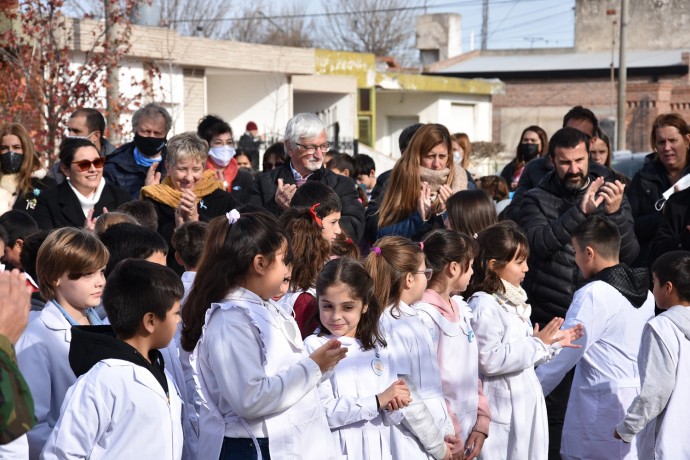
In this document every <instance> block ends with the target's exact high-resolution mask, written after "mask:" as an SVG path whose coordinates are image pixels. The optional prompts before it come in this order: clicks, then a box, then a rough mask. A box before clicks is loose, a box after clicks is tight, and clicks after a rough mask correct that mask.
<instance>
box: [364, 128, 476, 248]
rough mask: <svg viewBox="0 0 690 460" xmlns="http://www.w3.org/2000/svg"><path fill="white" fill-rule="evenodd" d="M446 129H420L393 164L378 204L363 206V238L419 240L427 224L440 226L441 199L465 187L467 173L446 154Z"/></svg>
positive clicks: (448, 148)
mask: <svg viewBox="0 0 690 460" xmlns="http://www.w3.org/2000/svg"><path fill="white" fill-rule="evenodd" d="M452 152H453V148H452V140H451V136H450V133H449V132H448V129H446V127H445V126H443V125H440V124H437V123H429V124H426V125H423V126H422V127H420V128H419V129H418V130H417V132H416V133H415V134H414V136H413V137H412V140H411V141H410V144H409V145H408V147H407V148H406V149H405V151H404V152H403V154H402V156H401V157H400V159H399V160H398V162H397V163H396V164H395V167H394V168H393V171H392V173H391V177H390V180H389V181H388V183H387V184H386V189H385V190H384V191H383V193H382V195H383V199H382V200H381V205H380V206H378V203H373V202H372V203H370V204H369V208H368V209H367V215H368V217H367V228H366V236H367V239H368V240H369V241H375V240H376V239H378V238H381V237H383V236H387V235H400V236H407V237H410V238H412V239H413V240H421V239H422V238H423V236H424V235H425V234H426V233H427V232H429V231H430V230H432V229H433V228H443V214H444V213H445V211H446V200H447V199H448V198H449V197H450V196H451V195H452V194H453V193H455V192H458V191H460V190H466V189H467V188H468V185H469V183H470V179H469V178H468V176H467V173H466V172H465V171H464V170H463V169H462V167H461V166H459V165H457V164H455V163H454V162H453V158H452Z"/></svg>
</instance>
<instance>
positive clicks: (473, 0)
mask: <svg viewBox="0 0 690 460" xmlns="http://www.w3.org/2000/svg"><path fill="white" fill-rule="evenodd" d="M481 1H482V0H466V1H459V2H451V3H439V4H437V5H426V6H401V7H397V8H378V9H372V10H361V11H333V12H324V13H301V14H279V15H273V16H239V17H232V18H209V19H202V18H196V19H170V20H169V21H168V22H169V23H182V22H199V21H204V22H225V21H249V20H257V19H258V20H263V21H266V20H274V19H305V18H320V17H329V16H351V15H355V14H363V13H364V14H375V13H395V12H404V11H416V10H426V9H438V8H452V7H458V6H475V5H477V4H478V3H481ZM522 1H523V2H540V1H543V0H522ZM514 2H515V0H495V1H493V2H491V4H492V5H503V4H512V3H514Z"/></svg>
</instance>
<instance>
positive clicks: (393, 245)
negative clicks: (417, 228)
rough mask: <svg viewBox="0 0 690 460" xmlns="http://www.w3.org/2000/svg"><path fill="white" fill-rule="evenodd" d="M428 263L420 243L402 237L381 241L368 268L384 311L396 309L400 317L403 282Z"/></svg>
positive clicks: (395, 311) (377, 297)
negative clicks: (423, 263)
mask: <svg viewBox="0 0 690 460" xmlns="http://www.w3.org/2000/svg"><path fill="white" fill-rule="evenodd" d="M422 260H424V255H423V254H422V249H421V247H420V245H419V244H418V243H414V242H412V240H410V239H408V238H403V237H401V236H385V237H383V238H381V239H380V240H378V241H377V242H376V243H375V244H374V246H373V248H372V250H371V253H370V254H369V255H368V256H367V259H366V263H365V266H366V268H367V271H368V272H369V274H370V275H371V277H372V278H373V280H374V297H375V298H376V301H377V302H378V304H379V305H380V306H381V307H382V308H386V307H388V306H389V305H391V304H392V305H393V309H394V313H395V314H397V313H398V311H399V309H398V304H399V303H400V298H401V297H402V293H403V287H404V286H403V282H404V280H405V276H406V275H407V274H408V273H414V272H416V271H417V270H418V269H419V265H420V264H421V263H422Z"/></svg>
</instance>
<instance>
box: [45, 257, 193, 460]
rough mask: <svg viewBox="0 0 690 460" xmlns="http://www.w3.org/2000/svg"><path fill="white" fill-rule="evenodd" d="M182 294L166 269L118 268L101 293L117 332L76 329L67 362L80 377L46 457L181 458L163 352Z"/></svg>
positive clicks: (137, 263)
mask: <svg viewBox="0 0 690 460" xmlns="http://www.w3.org/2000/svg"><path fill="white" fill-rule="evenodd" d="M182 294H183V288H182V282H181V281H180V278H179V277H178V276H177V274H175V272H173V271H172V270H171V269H169V268H167V267H164V266H161V265H158V264H154V263H151V262H147V261H145V260H137V259H128V260H124V261H122V262H120V263H119V264H118V265H117V266H116V267H115V269H114V270H113V271H112V272H111V273H110V276H108V285H107V286H106V288H105V290H104V292H103V305H104V306H105V310H106V312H107V314H108V319H109V320H110V323H111V325H112V328H110V327H109V326H97V327H93V326H89V327H75V328H73V329H72V333H73V341H72V346H71V347H70V356H69V359H70V364H71V366H72V368H73V369H74V372H75V374H77V375H79V376H80V377H79V378H78V379H77V382H76V383H75V384H74V385H73V386H72V387H71V388H70V390H69V392H68V393H67V395H66V396H65V403H64V404H63V406H62V410H61V414H60V419H59V420H58V423H57V425H56V426H55V429H54V430H53V432H52V433H51V435H50V437H49V438H48V442H47V443H46V445H45V448H44V449H43V453H42V454H41V458H42V459H45V460H52V459H56V460H57V459H61V460H62V459H72V458H73V459H89V458H92V459H97V458H122V459H124V458H156V459H166V460H168V459H170V460H179V459H180V457H181V455H182V443H183V433H182V423H181V421H180V418H181V413H182V400H181V399H180V396H179V393H178V390H177V388H176V386H175V384H174V382H173V380H172V378H171V377H170V375H169V374H168V373H167V372H166V371H165V364H164V362H163V358H162V355H161V352H160V351H158V349H159V348H164V347H165V346H166V345H167V344H168V343H170V340H172V337H173V335H174V334H175V331H176V330H177V325H178V323H179V322H180V298H181V297H182ZM109 333H110V334H109ZM113 334H114V337H113Z"/></svg>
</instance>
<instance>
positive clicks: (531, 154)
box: [518, 143, 539, 163]
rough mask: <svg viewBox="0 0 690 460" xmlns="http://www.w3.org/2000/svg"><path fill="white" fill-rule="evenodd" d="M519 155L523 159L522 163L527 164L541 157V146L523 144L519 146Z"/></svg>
mask: <svg viewBox="0 0 690 460" xmlns="http://www.w3.org/2000/svg"><path fill="white" fill-rule="evenodd" d="M518 155H519V156H521V157H522V161H524V162H525V163H527V162H528V161H530V160H534V159H535V158H536V157H537V155H539V145H537V144H524V143H521V144H520V145H518Z"/></svg>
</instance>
